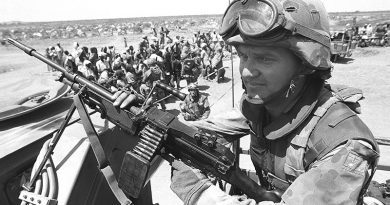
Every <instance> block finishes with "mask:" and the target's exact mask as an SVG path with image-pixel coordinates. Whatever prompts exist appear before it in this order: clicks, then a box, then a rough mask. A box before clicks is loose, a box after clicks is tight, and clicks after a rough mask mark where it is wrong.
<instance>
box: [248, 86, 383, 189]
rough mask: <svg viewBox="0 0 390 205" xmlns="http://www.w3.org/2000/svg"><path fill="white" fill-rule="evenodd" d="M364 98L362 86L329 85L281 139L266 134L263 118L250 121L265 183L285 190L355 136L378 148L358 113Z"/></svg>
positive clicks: (252, 150) (254, 150)
mask: <svg viewBox="0 0 390 205" xmlns="http://www.w3.org/2000/svg"><path fill="white" fill-rule="evenodd" d="M362 98H363V95H362V92H361V91H360V90H359V89H354V88H348V87H345V86H330V85H325V87H324V88H323V89H322V90H321V92H320V96H319V98H318V101H317V102H316V103H314V105H315V106H314V107H313V109H312V110H311V112H310V114H309V115H308V116H306V117H305V118H304V120H303V121H302V122H301V123H300V125H299V126H297V127H296V128H295V129H293V130H292V131H291V132H290V133H287V134H285V135H283V136H282V137H279V138H277V139H268V138H267V137H264V133H263V132H264V128H263V125H262V122H261V120H259V121H257V122H254V121H250V127H251V148H250V155H251V158H252V162H253V164H254V166H255V168H256V172H257V175H258V176H259V178H260V182H261V184H262V185H265V186H266V187H268V188H270V189H271V188H278V189H280V190H281V191H285V190H286V189H287V188H288V186H289V185H290V184H291V183H292V182H293V181H294V180H295V178H297V177H298V176H299V175H300V174H302V173H304V172H306V171H307V170H308V169H310V168H311V164H312V163H313V162H314V161H316V160H319V159H321V158H322V157H323V156H325V155H326V154H328V153H329V152H330V151H332V150H333V149H335V148H336V147H337V146H339V145H341V144H343V143H345V142H347V141H348V140H351V139H354V140H364V141H366V142H368V143H370V144H371V145H372V147H373V149H374V150H378V146H377V144H376V142H375V139H374V137H373V135H372V133H371V132H370V130H369V129H368V127H367V126H366V125H365V124H364V123H363V122H362V121H361V120H360V118H359V117H358V116H357V115H356V114H357V113H360V110H359V108H360V106H359V103H358V101H359V100H360V99H362ZM242 109H243V111H244V109H245V107H242ZM243 114H244V115H245V112H243ZM292 124H293V123H292ZM372 174H373V173H372Z"/></svg>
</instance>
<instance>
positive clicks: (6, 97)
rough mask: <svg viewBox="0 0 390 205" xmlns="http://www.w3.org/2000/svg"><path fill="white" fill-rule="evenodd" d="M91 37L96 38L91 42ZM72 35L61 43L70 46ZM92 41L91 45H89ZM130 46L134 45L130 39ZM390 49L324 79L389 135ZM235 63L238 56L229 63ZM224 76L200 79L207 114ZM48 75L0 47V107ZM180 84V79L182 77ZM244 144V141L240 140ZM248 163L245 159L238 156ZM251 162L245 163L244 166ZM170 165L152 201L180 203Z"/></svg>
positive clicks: (223, 95)
mask: <svg viewBox="0 0 390 205" xmlns="http://www.w3.org/2000/svg"><path fill="white" fill-rule="evenodd" d="M95 40H96V41H95ZM95 40H93V41H88V42H87V41H85V42H83V41H79V42H80V43H81V44H82V43H84V44H85V45H87V46H92V45H95V46H96V45H97V46H102V45H112V44H113V45H116V44H121V43H122V42H121V39H109V40H106V41H99V40H98V39H95ZM72 42H73V40H68V41H66V42H64V43H63V45H64V47H65V48H67V49H69V48H70V45H71V43H72ZM30 43H32V46H33V47H37V48H38V50H39V51H40V52H42V51H43V48H44V47H45V46H47V45H51V44H54V43H56V42H54V41H45V42H40V43H34V42H30ZM92 43H96V44H92ZM133 45H135V44H133ZM389 59H390V48H379V47H371V48H358V49H357V50H356V51H355V52H354V54H353V56H352V57H351V58H349V59H342V60H340V61H339V62H337V63H335V68H334V72H333V77H332V78H331V79H330V81H329V82H331V83H337V84H347V85H350V86H352V87H357V88H361V89H362V90H363V92H364V94H365V97H366V99H365V100H364V101H363V102H362V103H361V105H362V114H361V118H362V119H363V120H364V121H365V122H366V123H367V125H368V126H369V127H370V129H371V130H372V132H373V133H374V135H375V136H377V137H382V138H387V139H390V134H389V133H390V132H389V131H390V120H389V119H388V117H389V116H390V107H389V102H390V80H388V79H390V60H389ZM224 64H225V66H230V61H226V62H224ZM234 67H235V68H237V61H235V63H234ZM233 73H234V76H235V80H236V81H235V82H234V84H235V88H234V91H235V100H234V101H235V103H237V100H238V99H239V97H240V93H241V92H242V90H241V82H240V81H239V74H238V71H237V69H234V72H233ZM226 76H227V77H228V79H227V80H226V81H225V82H224V83H222V84H216V83H215V82H208V81H200V82H199V85H200V86H201V92H203V93H205V94H208V95H209V100H210V103H211V105H212V113H211V115H215V114H219V113H221V112H225V111H226V110H228V109H231V107H232V104H233V103H232V99H231V96H232V93H231V83H232V82H231V69H230V68H228V69H227V72H226ZM53 83H54V82H53V75H52V73H50V72H47V68H46V65H44V64H43V63H40V62H39V61H38V60H36V59H33V58H32V57H29V56H27V55H25V54H24V53H22V52H21V51H19V50H17V49H15V48H13V47H11V46H9V47H3V46H1V47H0V89H1V92H2V95H1V96H0V106H1V107H3V106H6V105H9V104H12V102H14V101H15V100H17V99H20V98H21V97H23V96H26V95H28V94H29V93H31V92H39V91H42V90H45V89H48V88H49V87H50V86H52V84H53ZM182 83H183V84H182V86H184V85H185V82H184V81H182ZM177 103H178V102H176V103H171V104H169V105H168V106H169V108H174V107H175V106H177ZM242 144H243V146H244V147H245V146H247V144H248V140H244V141H243V142H242ZM243 162H244V163H246V164H250V162H249V159H246V160H244V161H243ZM248 166H250V165H248ZM169 175H170V169H169V166H168V164H166V163H164V164H163V166H162V168H161V169H159V171H158V172H157V173H156V174H155V176H154V177H153V178H152V187H153V199H154V200H153V201H154V202H158V203H159V204H160V205H164V204H167V205H168V204H170V205H171V204H181V202H180V201H179V199H178V198H177V197H176V196H175V195H174V194H173V193H172V192H170V191H169V184H170V181H169Z"/></svg>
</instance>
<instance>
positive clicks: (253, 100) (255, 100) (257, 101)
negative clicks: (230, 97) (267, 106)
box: [244, 93, 264, 105]
mask: <svg viewBox="0 0 390 205" xmlns="http://www.w3.org/2000/svg"><path fill="white" fill-rule="evenodd" d="M244 97H245V100H247V101H248V102H249V103H251V104H255V105H262V104H264V100H263V99H261V98H250V97H249V96H248V94H246V93H245V96H244Z"/></svg>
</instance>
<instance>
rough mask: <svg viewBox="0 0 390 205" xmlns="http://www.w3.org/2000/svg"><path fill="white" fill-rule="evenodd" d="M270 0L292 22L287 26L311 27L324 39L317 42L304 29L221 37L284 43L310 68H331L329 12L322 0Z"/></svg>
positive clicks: (239, 41) (230, 40)
mask: <svg viewBox="0 0 390 205" xmlns="http://www.w3.org/2000/svg"><path fill="white" fill-rule="evenodd" d="M273 2H274V3H275V4H278V6H279V7H282V9H283V15H284V17H285V18H286V19H288V20H289V21H292V22H294V23H295V25H286V26H285V27H288V26H293V28H292V29H291V28H289V30H297V29H299V28H298V27H305V28H308V29H310V30H312V31H313V32H312V33H311V34H314V35H321V36H325V37H326V40H325V41H324V42H318V41H315V40H313V39H311V38H310V35H305V34H306V33H304V32H303V33H299V34H298V33H294V32H291V33H289V34H287V35H285V36H284V37H283V38H281V39H280V38H279V39H278V38H276V39H262V38H261V37H258V38H254V37H247V36H245V35H242V34H238V35H234V36H232V37H228V38H227V39H224V40H225V41H226V43H227V44H230V45H235V44H248V45H258V46H271V47H284V48H287V49H289V50H291V51H292V52H294V53H295V54H296V55H297V56H298V57H299V58H300V59H301V60H303V61H304V62H305V63H306V64H309V65H310V67H311V68H313V69H317V70H328V69H330V68H332V67H333V65H332V63H331V61H330V56H331V53H330V34H329V20H328V13H327V12H326V9H325V7H324V5H323V4H322V2H321V1H320V0H273Z"/></svg>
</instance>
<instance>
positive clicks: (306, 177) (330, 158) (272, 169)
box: [194, 83, 378, 205]
mask: <svg viewBox="0 0 390 205" xmlns="http://www.w3.org/2000/svg"><path fill="white" fill-rule="evenodd" d="M310 86H315V87H316V90H315V91H314V92H313V91H312V90H310V91H309V90H308V91H306V92H305V93H304V94H303V96H302V98H301V99H300V100H299V102H297V104H296V105H295V106H293V107H291V108H290V110H286V111H285V114H283V115H282V116H280V117H279V119H276V120H274V121H273V122H272V123H270V124H267V123H266V122H267V121H268V119H267V113H266V111H265V110H264V107H261V106H259V105H253V104H249V103H247V102H246V100H245V97H243V98H242V101H241V102H242V103H241V113H240V114H238V113H230V114H224V116H229V117H228V118H226V117H217V118H214V119H209V120H208V121H207V122H205V121H200V122H196V123H195V124H194V125H195V126H197V127H202V128H207V129H212V130H214V131H216V132H219V133H220V134H222V135H224V136H226V138H227V139H228V140H233V139H235V138H236V137H237V136H243V135H245V134H247V133H250V135H251V145H250V155H251V159H252V162H253V164H254V166H255V168H256V171H257V175H258V176H259V177H260V181H261V182H262V185H263V186H266V187H267V188H271V189H278V190H280V191H282V192H283V193H284V194H283V195H282V202H280V203H275V204H289V205H291V204H316V205H317V204H319V205H321V204H324V205H325V204H357V202H358V200H359V196H361V190H362V187H363V185H365V183H366V182H367V180H368V179H369V177H370V175H371V174H372V173H371V172H370V169H372V168H373V166H375V163H376V160H377V158H378V153H377V152H376V151H375V150H377V144H376V143H375V140H374V138H373V136H372V134H371V132H370V131H369V129H368V128H367V127H366V125H365V124H364V123H363V122H362V121H361V120H360V119H359V118H358V117H357V115H356V113H355V112H354V111H352V110H351V108H350V107H348V106H347V105H346V104H345V103H343V102H336V103H334V104H332V106H331V107H330V108H329V109H328V110H327V111H326V113H325V114H324V116H323V117H322V118H321V119H320V121H319V122H318V124H317V125H316V126H315V129H314V130H313V132H311V134H310V136H309V140H308V143H307V145H306V147H305V152H304V155H303V156H304V157H303V159H302V160H303V165H304V168H305V170H302V171H301V173H298V174H296V175H297V176H292V175H290V174H293V173H291V172H289V170H288V167H290V166H289V164H291V162H289V160H291V157H290V158H289V157H288V156H286V155H288V153H287V152H288V151H287V150H288V147H290V146H292V147H295V148H297V147H299V146H298V145H295V144H293V143H294V142H296V140H294V138H295V139H297V138H299V136H298V135H297V133H299V132H300V130H302V129H304V128H305V127H306V124H307V123H308V121H310V119H311V118H312V117H313V112H318V111H317V110H318V109H317V108H318V106H319V104H321V100H317V97H318V96H319V94H321V95H322V96H324V97H323V98H325V100H326V99H328V98H329V96H330V95H331V93H330V90H329V88H324V87H323V86H322V84H319V83H317V85H315V84H312V85H310ZM326 87H329V86H326ZM322 101H323V100H322ZM308 102H310V103H309V104H307V103H308ZM255 110H257V112H254V111H255ZM285 122H288V123H287V124H286V123H285ZM292 159H299V156H293V157H292ZM295 171H299V170H295ZM262 180H263V181H262ZM240 200H241V201H240ZM242 200H243V196H229V195H227V194H225V193H224V192H222V191H221V190H218V189H217V188H216V187H214V186H211V184H210V187H209V188H207V189H206V190H205V191H203V193H202V194H201V195H200V197H199V199H197V200H194V201H196V202H197V203H196V204H198V205H201V204H254V203H255V202H254V200H252V199H245V200H243V201H242ZM194 204H195V203H194ZM259 204H274V203H273V202H260V203H259Z"/></svg>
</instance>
